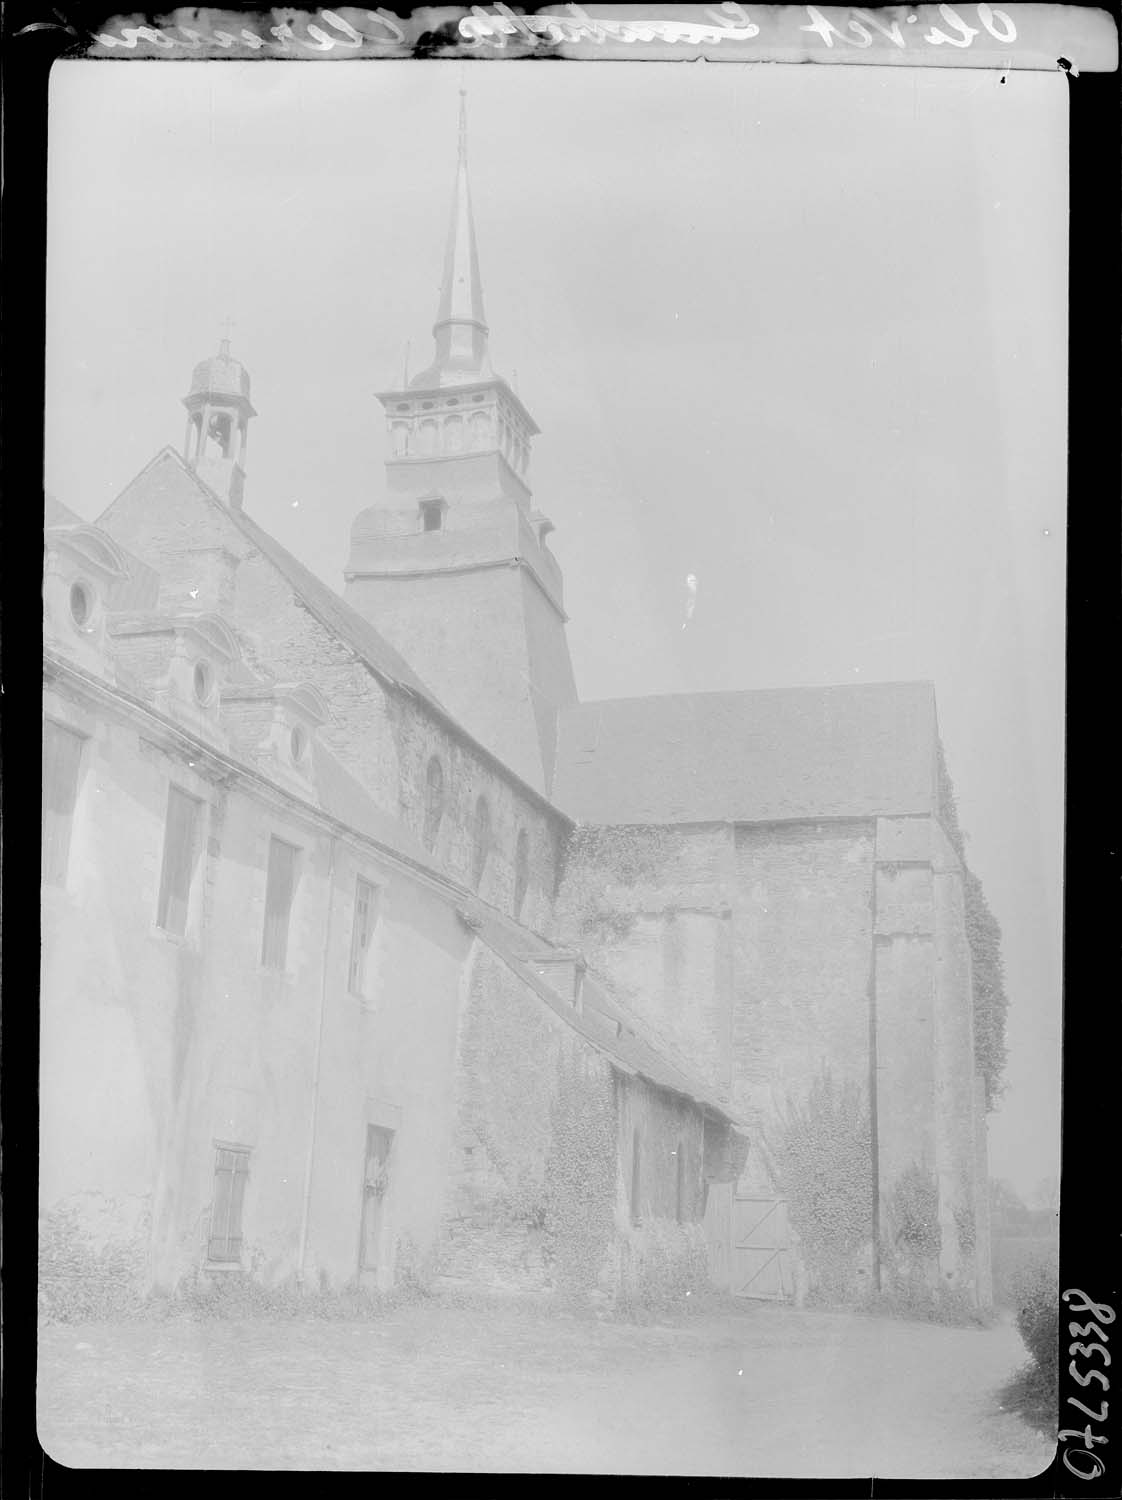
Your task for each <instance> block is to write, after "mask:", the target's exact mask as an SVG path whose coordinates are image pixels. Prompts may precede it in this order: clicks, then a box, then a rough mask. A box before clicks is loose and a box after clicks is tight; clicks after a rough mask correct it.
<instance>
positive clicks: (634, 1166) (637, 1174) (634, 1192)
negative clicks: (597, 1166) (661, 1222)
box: [631, 1130, 642, 1224]
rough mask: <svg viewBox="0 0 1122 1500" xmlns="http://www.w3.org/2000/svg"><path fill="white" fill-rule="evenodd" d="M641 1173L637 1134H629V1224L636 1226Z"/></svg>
mask: <svg viewBox="0 0 1122 1500" xmlns="http://www.w3.org/2000/svg"><path fill="white" fill-rule="evenodd" d="M641 1171H642V1148H641V1146H640V1144H639V1132H638V1131H637V1130H634V1131H632V1133H631V1222H632V1224H638V1223H639V1220H640V1218H641V1207H640V1199H639V1189H640V1186H641Z"/></svg>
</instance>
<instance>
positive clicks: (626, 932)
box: [554, 825, 735, 1088]
mask: <svg viewBox="0 0 1122 1500" xmlns="http://www.w3.org/2000/svg"><path fill="white" fill-rule="evenodd" d="M734 875H735V871H734V867H733V862H732V842H731V836H730V833H729V830H728V829H727V828H725V827H723V826H719V825H718V826H712V825H706V826H697V827H688V826H687V827H673V828H662V827H621V828H587V827H585V828H579V829H577V830H575V831H574V833H573V835H572V836H571V838H570V840H569V844H568V847H567V850H566V855H565V863H564V874H563V878H562V882H561V888H560V892H559V896H558V902H557V915H556V925H555V928H554V933H555V936H556V937H557V938H558V940H559V941H561V942H564V943H570V944H572V945H573V946H576V947H580V948H582V949H583V951H584V952H585V953H586V954H587V956H588V959H589V962H590V964H591V965H592V966H593V967H594V968H595V969H597V970H598V971H599V972H601V973H603V974H605V975H606V976H608V977H609V978H610V980H611V982H612V986H613V989H614V990H615V992H616V993H618V995H619V996H620V998H621V999H622V1000H624V1001H625V1002H626V1003H627V1005H628V1006H629V1007H630V1008H631V1009H632V1010H634V1011H635V1013H636V1014H637V1015H639V1016H641V1017H642V1019H643V1020H644V1022H645V1023H646V1024H647V1026H648V1027H649V1028H650V1030H651V1032H652V1033H653V1034H654V1035H655V1036H656V1037H658V1038H659V1039H660V1040H661V1041H662V1043H663V1045H664V1046H665V1047H666V1048H667V1049H668V1051H670V1052H672V1053H675V1054H677V1055H678V1056H679V1057H682V1058H684V1059H687V1060H688V1062H689V1065H690V1066H691V1068H692V1069H693V1071H694V1072H695V1073H696V1074H697V1075H698V1076H700V1077H701V1078H702V1079H704V1080H705V1081H706V1082H708V1083H709V1084H711V1085H713V1086H716V1087H718V1088H727V1087H728V1085H729V1082H730V1076H731V1073H730V1068H731V1056H730V1050H729V1035H730V1031H729V1028H730V1024H731V1002H732V948H733V944H732V920H731V918H732V911H731V904H732V900H733V897H734V892H735V883H734Z"/></svg>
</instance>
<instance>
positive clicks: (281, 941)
mask: <svg viewBox="0 0 1122 1500" xmlns="http://www.w3.org/2000/svg"><path fill="white" fill-rule="evenodd" d="M299 852H300V851H299V850H298V849H296V848H295V847H294V846H293V845H292V844H286V843H285V842H284V840H283V839H276V838H274V839H270V840H269V869H268V875H267V878H266V883H265V931H264V934H263V936H262V940H261V963H262V965H263V966H264V967H265V968H266V969H283V968H284V966H285V961H286V959H287V957H288V924H289V918H290V917H291V915H292V898H293V895H294V894H295V891H296V859H297V855H298V854H299Z"/></svg>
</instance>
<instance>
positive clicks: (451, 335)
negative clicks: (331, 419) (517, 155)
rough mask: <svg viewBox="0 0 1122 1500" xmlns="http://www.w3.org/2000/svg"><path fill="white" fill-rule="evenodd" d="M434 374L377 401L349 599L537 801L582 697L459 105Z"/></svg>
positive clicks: (532, 430)
mask: <svg viewBox="0 0 1122 1500" xmlns="http://www.w3.org/2000/svg"><path fill="white" fill-rule="evenodd" d="M432 333H433V339H434V343H435V348H434V351H433V358H432V361H431V363H430V364H429V365H428V366H427V367H426V368H425V369H424V370H422V371H421V373H420V374H419V375H416V376H414V378H413V379H412V380H408V381H405V380H403V382H402V384H401V385H400V386H398V387H396V388H394V389H390V390H385V391H381V392H379V393H378V400H379V401H380V402H381V404H382V408H383V410H384V412H385V419H386V427H387V436H388V439H389V457H388V458H387V460H386V472H385V487H384V492H383V494H382V495H381V496H380V497H379V499H378V501H377V502H376V503H375V504H374V505H372V506H371V507H370V508H369V509H367V510H364V511H362V512H360V514H359V515H358V517H357V518H356V519H355V522H354V525H353V527H352V529H351V552H350V558H349V560H348V563H347V568H346V572H345V578H346V590H345V596H346V599H347V602H348V603H349V604H351V605H352V606H353V607H354V608H355V609H356V610H357V611H358V612H359V613H360V614H362V615H364V616H365V617H366V618H367V619H368V620H370V622H371V623H372V624H373V625H375V626H376V627H377V628H378V630H379V631H380V632H381V633H382V634H383V635H384V636H386V637H387V638H388V639H389V640H390V641H391V642H392V643H393V644H394V645H395V646H396V647H397V649H398V650H399V651H400V652H401V654H402V655H403V656H404V657H405V658H406V659H407V660H408V661H409V662H410V664H411V665H412V666H414V667H415V668H416V669H417V672H418V673H419V675H420V676H421V677H422V679H423V680H424V681H425V682H427V683H428V685H429V686H430V687H431V688H432V689H433V691H434V692H435V693H436V695H437V697H438V698H439V699H440V700H441V702H442V703H443V704H444V706H445V707H446V708H447V709H448V710H449V711H450V712H451V713H452V714H453V715H454V716H455V717H456V718H457V719H458V720H459V721H460V722H461V723H462V724H463V726H464V728H465V729H467V730H469V731H470V733H471V734H473V735H474V736H475V738H477V739H478V740H480V741H481V742H482V743H483V744H484V745H486V746H487V748H488V749H490V750H491V751H492V752H493V753H494V754H496V755H497V756H498V757H499V758H500V759H501V760H502V761H504V763H505V764H507V765H508V766H509V767H510V768H511V770H513V771H516V772H517V773H518V774H519V775H520V776H522V777H523V779H524V780H526V781H528V782H530V783H531V785H533V786H535V787H536V788H538V789H539V790H542V791H548V789H549V786H550V783H551V781H552V778H553V762H554V752H555V742H556V729H557V711H558V709H559V708H560V707H561V706H562V705H564V704H567V703H571V702H572V701H573V700H574V699H575V697H576V689H575V686H574V682H573V669H572V664H571V662H570V660H569V648H568V643H567V641H566V639H565V621H566V618H567V617H566V615H565V611H564V604H563V599H562V586H561V570H560V568H559V567H558V564H557V560H556V559H555V558H554V556H553V555H552V553H551V552H550V551H549V548H548V546H547V545H546V536H547V535H548V533H549V532H550V531H552V530H553V526H552V523H551V522H550V521H549V520H547V518H546V517H545V516H544V515H542V513H541V512H540V511H538V510H536V509H535V508H534V505H533V501H532V497H531V493H530V488H529V485H528V483H527V478H526V474H527V469H528V467H529V461H530V445H531V442H532V440H533V438H534V437H535V436H536V435H537V433H538V431H539V429H538V426H537V424H536V423H535V421H534V419H533V417H531V415H530V413H529V412H528V411H527V410H526V408H525V406H523V404H522V402H521V401H520V400H519V398H518V396H517V395H516V394H515V392H514V391H513V390H512V389H511V387H510V386H509V385H508V383H507V382H506V381H505V380H504V379H503V378H502V376H501V375H497V374H496V373H495V372H494V370H493V369H492V366H491V358H490V353H489V351H488V336H489V329H488V326H487V319H486V316H485V313H484V310H483V283H482V279H481V277H480V272H479V255H478V250H477V247H476V239H475V224H474V219H473V215H472V206H471V189H470V184H469V181H468V165H467V131H466V119H465V105H464V97H463V93H462V91H461V96H460V132H459V154H458V160H457V163H456V180H455V187H454V190H453V195H452V216H451V223H450V225H449V229H448V240H447V244H446V247H445V252H444V272H443V277H442V280H441V286H440V298H439V302H438V305H437V314H436V322H435V323H434V324H433V330H432Z"/></svg>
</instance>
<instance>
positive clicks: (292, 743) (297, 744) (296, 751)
mask: <svg viewBox="0 0 1122 1500" xmlns="http://www.w3.org/2000/svg"><path fill="white" fill-rule="evenodd" d="M288 747H289V750H290V751H291V753H292V764H293V765H294V766H298V765H300V763H301V762H302V761H303V759H304V756H305V754H306V753H307V749H308V736H307V735H306V734H305V733H304V731H303V729H301V728H300V726H299V725H298V724H297V725H296V726H295V728H294V729H293V731H292V733H291V734H290V735H289V737H288Z"/></svg>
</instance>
